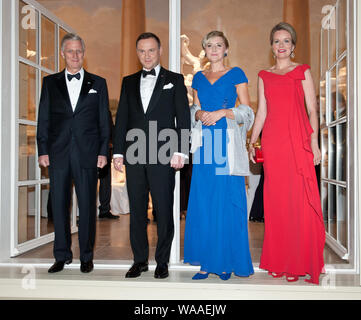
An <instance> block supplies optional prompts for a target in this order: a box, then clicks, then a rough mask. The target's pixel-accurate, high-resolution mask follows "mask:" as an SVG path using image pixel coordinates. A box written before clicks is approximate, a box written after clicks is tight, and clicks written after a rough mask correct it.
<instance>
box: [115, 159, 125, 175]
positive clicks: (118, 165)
mask: <svg viewBox="0 0 361 320" xmlns="http://www.w3.org/2000/svg"><path fill="white" fill-rule="evenodd" d="M113 164H114V168H115V170H117V171H120V172H123V157H119V158H114V159H113Z"/></svg>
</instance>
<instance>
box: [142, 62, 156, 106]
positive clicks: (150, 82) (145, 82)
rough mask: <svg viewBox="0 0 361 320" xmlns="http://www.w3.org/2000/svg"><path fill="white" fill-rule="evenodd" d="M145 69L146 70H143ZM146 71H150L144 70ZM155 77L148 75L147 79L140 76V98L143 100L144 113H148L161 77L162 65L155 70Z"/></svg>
mask: <svg viewBox="0 0 361 320" xmlns="http://www.w3.org/2000/svg"><path fill="white" fill-rule="evenodd" d="M143 69H144V68H143ZM144 70H146V71H150V70H147V69H144ZM154 70H155V76H153V75H151V74H148V75H147V76H146V77H145V78H144V77H143V75H141V76H140V97H141V99H142V105H143V110H144V113H146V112H147V109H148V106H149V102H150V98H151V97H152V94H153V91H154V87H155V84H156V83H157V79H158V76H159V71H160V65H159V64H158V65H157V66H156V67H155V68H154Z"/></svg>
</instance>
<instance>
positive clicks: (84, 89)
mask: <svg viewBox="0 0 361 320" xmlns="http://www.w3.org/2000/svg"><path fill="white" fill-rule="evenodd" d="M92 85H93V79H92V78H91V76H90V74H89V73H88V72H86V71H85V70H84V79H83V83H82V85H81V90H80V94H79V98H78V102H77V104H76V106H75V110H74V113H75V112H77V111H79V109H80V108H81V105H82V103H83V101H84V100H85V98H86V97H87V96H88V93H89V90H90V89H91V87H92Z"/></svg>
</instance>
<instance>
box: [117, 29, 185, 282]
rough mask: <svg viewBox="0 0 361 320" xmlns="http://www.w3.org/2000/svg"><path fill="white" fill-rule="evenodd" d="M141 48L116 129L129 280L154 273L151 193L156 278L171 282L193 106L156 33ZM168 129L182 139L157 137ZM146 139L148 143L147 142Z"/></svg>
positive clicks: (126, 82)
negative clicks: (164, 63)
mask: <svg viewBox="0 0 361 320" xmlns="http://www.w3.org/2000/svg"><path fill="white" fill-rule="evenodd" d="M136 49H137V55H138V58H139V61H140V62H141V64H142V65H143V70H141V71H139V72H137V73H135V74H132V75H130V76H127V77H125V78H124V79H123V83H122V90H121V95H120V100H119V106H118V111H117V117H116V123H115V131H114V156H113V163H114V167H115V169H116V170H119V171H122V166H123V162H124V164H125V165H126V180H127V189H128V196H129V205H130V242H131V246H132V250H133V254H134V264H133V266H132V267H131V268H130V269H129V271H128V272H127V274H126V277H127V278H134V277H138V276H140V274H141V272H143V271H147V270H148V255H149V247H148V238H147V208H148V195H149V191H150V193H151V196H152V200H153V205H154V207H155V210H156V212H157V235H158V242H157V248H156V253H155V260H156V262H157V267H156V269H155V273H154V276H155V278H166V277H167V276H168V262H169V256H170V249H171V244H172V240H173V235H174V223H173V192H174V186H175V170H178V169H181V168H182V167H183V166H184V161H185V158H187V157H188V155H187V153H188V151H187V149H188V145H189V139H187V138H188V137H189V135H188V134H189V129H190V112H189V104H188V98H187V90H186V87H185V85H184V79H183V76H182V75H181V74H178V73H174V72H171V71H168V70H166V69H164V68H162V67H161V66H160V64H159V63H160V56H161V54H162V47H161V44H160V40H159V38H158V37H157V36H156V35H155V34H153V33H143V34H141V35H140V36H139V37H138V39H137V42H136ZM132 129H133V130H132ZM163 129H166V130H168V133H169V132H170V131H171V132H172V133H174V135H173V138H174V136H175V137H176V138H175V139H171V137H170V138H169V139H168V140H167V139H165V140H164V141H161V140H162V139H157V137H158V134H159V133H161V132H162V130H163ZM130 130H132V132H133V133H134V132H135V133H137V132H138V133H139V136H138V141H137V142H136V143H137V144H138V146H139V148H137V150H135V152H133V151H134V145H132V142H131V141H128V140H129V137H128V139H127V133H130ZM181 131H183V133H184V131H185V132H186V135H183V138H184V139H181V137H182V136H181ZM154 132H155V134H156V141H155V142H154V141H153V140H152V133H154ZM143 135H144V137H145V139H143V140H142V137H143ZM130 140H131V139H130ZM171 140H172V141H171ZM174 140H175V141H174ZM153 142H154V143H153ZM168 143H169V144H170V145H171V147H170V150H169V151H170V152H168V154H167V156H168V158H167V160H166V161H164V159H161V158H162V157H158V155H159V154H160V153H161V151H164V148H165V147H166V146H167V145H166V144H168ZM162 147H163V148H162ZM183 147H185V148H183ZM181 151H182V153H181ZM142 155H144V157H143V156H142ZM169 160H170V161H169Z"/></svg>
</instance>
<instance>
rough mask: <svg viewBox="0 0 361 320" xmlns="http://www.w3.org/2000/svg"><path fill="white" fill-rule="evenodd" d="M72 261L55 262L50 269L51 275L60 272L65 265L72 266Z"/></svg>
mask: <svg viewBox="0 0 361 320" xmlns="http://www.w3.org/2000/svg"><path fill="white" fill-rule="evenodd" d="M71 262H72V260H71V259H70V260H66V261H55V262H54V264H53V265H52V266H51V267H50V268H49V270H48V272H49V273H55V272H59V271H61V270H63V269H64V265H65V264H70V263H71Z"/></svg>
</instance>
